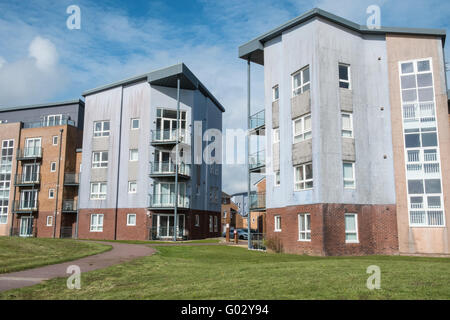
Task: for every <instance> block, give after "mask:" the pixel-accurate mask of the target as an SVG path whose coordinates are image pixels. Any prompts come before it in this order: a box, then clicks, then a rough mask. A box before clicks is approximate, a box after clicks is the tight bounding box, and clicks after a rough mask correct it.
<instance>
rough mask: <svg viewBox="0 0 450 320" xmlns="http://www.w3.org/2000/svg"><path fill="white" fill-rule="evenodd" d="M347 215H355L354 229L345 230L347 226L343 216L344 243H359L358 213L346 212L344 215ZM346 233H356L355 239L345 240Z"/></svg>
mask: <svg viewBox="0 0 450 320" xmlns="http://www.w3.org/2000/svg"><path fill="white" fill-rule="evenodd" d="M347 216H354V217H355V229H356V230H347V226H346V225H345V218H344V228H345V243H359V232H358V229H359V227H358V214H356V213H346V214H345V217H347ZM347 234H356V240H347Z"/></svg>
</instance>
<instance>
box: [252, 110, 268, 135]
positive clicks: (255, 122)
mask: <svg viewBox="0 0 450 320" xmlns="http://www.w3.org/2000/svg"><path fill="white" fill-rule="evenodd" d="M264 125H265V110H261V111H259V112H257V113H255V114H254V115H251V116H250V130H253V129H257V128H260V127H263V126H264Z"/></svg>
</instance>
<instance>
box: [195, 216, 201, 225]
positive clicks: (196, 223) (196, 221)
mask: <svg viewBox="0 0 450 320" xmlns="http://www.w3.org/2000/svg"><path fill="white" fill-rule="evenodd" d="M195 226H196V227H199V226H200V215H198V214H196V215H195Z"/></svg>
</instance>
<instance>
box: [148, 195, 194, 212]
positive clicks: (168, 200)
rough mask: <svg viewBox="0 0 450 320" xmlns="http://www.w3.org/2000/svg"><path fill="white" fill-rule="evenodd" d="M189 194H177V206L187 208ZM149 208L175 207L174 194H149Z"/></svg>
mask: <svg viewBox="0 0 450 320" xmlns="http://www.w3.org/2000/svg"><path fill="white" fill-rule="evenodd" d="M189 200H190V199H189V196H184V195H180V196H178V208H186V209H187V208H189ZM148 207H149V208H155V209H158V208H160V209H170V208H175V194H150V195H149V204H148Z"/></svg>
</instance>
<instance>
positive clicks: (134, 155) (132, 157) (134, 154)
mask: <svg viewBox="0 0 450 320" xmlns="http://www.w3.org/2000/svg"><path fill="white" fill-rule="evenodd" d="M138 155H139V152H138V149H130V161H138V158H139V157H138Z"/></svg>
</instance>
